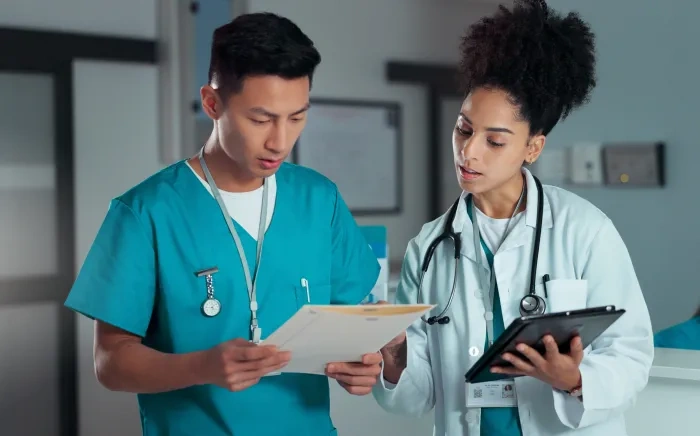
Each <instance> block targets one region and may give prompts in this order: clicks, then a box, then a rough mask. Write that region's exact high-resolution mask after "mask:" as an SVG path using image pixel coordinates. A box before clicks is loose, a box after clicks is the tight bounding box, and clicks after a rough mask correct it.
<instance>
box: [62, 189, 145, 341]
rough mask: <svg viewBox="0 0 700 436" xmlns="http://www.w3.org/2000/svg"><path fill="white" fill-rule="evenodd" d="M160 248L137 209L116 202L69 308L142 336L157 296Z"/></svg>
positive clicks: (72, 295) (101, 228) (77, 285)
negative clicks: (155, 247) (154, 244)
mask: <svg viewBox="0 0 700 436" xmlns="http://www.w3.org/2000/svg"><path fill="white" fill-rule="evenodd" d="M155 277H156V274H155V250H154V249H153V244H152V241H151V239H150V237H149V236H148V234H147V232H146V231H145V227H144V226H142V225H141V222H140V221H139V219H138V217H137V216H136V215H135V213H134V212H133V210H132V209H131V208H130V207H129V206H128V205H126V204H125V203H123V202H122V201H121V200H119V199H115V200H112V202H111V203H110V207H109V210H108V211H107V216H106V217H105V219H104V221H103V222H102V225H101V226H100V229H99V230H98V232H97V236H96V237H95V240H94V241H93V244H92V246H91V247H90V250H89V252H88V254H87V257H86V258H85V261H84V262H83V265H82V267H81V268H80V272H79V273H78V276H77V278H76V280H75V282H74V284H73V287H72V288H71V291H70V293H69V295H68V298H67V299H66V302H65V306H66V307H68V308H70V309H72V310H74V311H76V312H78V313H81V314H83V315H85V316H87V317H88V318H91V319H96V320H100V321H103V322H105V323H107V324H111V325H113V326H115V327H118V328H120V329H122V330H126V331H128V332H130V333H133V334H135V335H138V336H141V337H143V336H144V335H145V334H146V330H147V329H148V325H149V324H150V320H151V313H152V312H153V307H154V301H155V294H156V278H155Z"/></svg>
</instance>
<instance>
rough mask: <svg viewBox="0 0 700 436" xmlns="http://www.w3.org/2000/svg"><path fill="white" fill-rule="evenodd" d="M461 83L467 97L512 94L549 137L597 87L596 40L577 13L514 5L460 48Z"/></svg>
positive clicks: (540, 1) (479, 25)
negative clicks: (481, 93) (479, 93)
mask: <svg viewBox="0 0 700 436" xmlns="http://www.w3.org/2000/svg"><path fill="white" fill-rule="evenodd" d="M460 57H461V60H460V63H459V81H460V82H461V86H462V90H463V91H464V92H465V93H466V94H468V93H470V92H472V91H473V90H475V89H477V88H480V87H485V88H490V89H499V90H503V91H504V92H506V93H508V95H509V96H510V97H511V99H512V102H513V103H514V104H515V105H517V106H518V107H519V109H520V114H519V115H520V118H521V119H524V120H525V121H527V122H529V124H530V133H531V134H539V133H542V134H544V135H547V134H548V133H549V132H550V131H551V130H552V129H553V128H554V126H555V125H556V124H557V123H558V122H559V120H560V119H564V118H566V117H567V116H568V115H569V113H570V112H571V111H572V110H573V109H574V108H576V107H578V106H581V105H582V104H584V103H586V102H587V101H588V99H589V96H590V93H591V91H592V90H593V88H594V87H595V85H596V72H595V64H596V56H595V37H594V34H593V32H592V31H591V29H590V27H589V26H588V24H586V23H585V22H584V21H583V20H582V19H581V18H580V16H579V15H578V14H577V13H576V12H571V13H569V14H568V15H566V16H561V15H559V14H557V13H555V11H553V10H551V9H549V8H548V7H547V5H546V3H545V2H544V0H516V1H515V3H514V5H513V7H512V8H511V9H508V8H506V7H505V6H503V5H500V6H499V8H498V10H497V11H496V13H495V14H493V15H491V16H487V17H484V18H482V19H480V20H479V21H478V22H476V23H475V24H473V25H472V26H471V27H470V28H469V29H468V31H467V33H466V34H465V35H464V37H463V38H462V39H461V43H460Z"/></svg>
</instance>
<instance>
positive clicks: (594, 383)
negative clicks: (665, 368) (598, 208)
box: [553, 218, 654, 429]
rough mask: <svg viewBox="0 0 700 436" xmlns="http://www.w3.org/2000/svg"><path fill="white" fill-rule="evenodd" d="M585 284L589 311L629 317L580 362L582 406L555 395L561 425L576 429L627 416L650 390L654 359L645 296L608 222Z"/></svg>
mask: <svg viewBox="0 0 700 436" xmlns="http://www.w3.org/2000/svg"><path fill="white" fill-rule="evenodd" d="M582 279H584V280H587V282H588V297H587V306H588V307H594V306H605V305H615V306H616V307H617V308H621V309H625V310H626V313H625V314H624V315H623V316H622V317H620V318H619V319H618V320H617V321H616V322H615V323H614V324H613V325H612V326H611V327H610V328H609V329H608V330H607V331H605V332H604V333H603V334H602V335H601V336H599V337H598V338H597V339H596V340H595V341H594V342H593V343H592V344H591V347H590V350H587V351H588V352H587V354H586V355H585V357H584V358H583V361H582V362H581V365H580V370H581V377H582V386H583V401H581V400H579V399H578V398H574V397H571V396H570V395H568V394H567V393H563V392H558V391H554V394H553V395H554V406H555V410H556V412H557V415H558V416H559V419H560V420H561V422H562V423H563V424H564V425H566V426H568V427H570V428H574V429H575V428H581V427H587V426H590V425H594V424H596V423H599V422H602V421H605V420H608V419H610V418H612V417H616V416H620V415H622V414H623V413H624V412H625V410H626V409H627V408H629V407H630V406H631V405H633V404H634V402H635V400H636V397H637V395H638V394H639V392H640V391H642V389H644V387H645V386H646V384H647V381H648V379H649V372H650V370H651V365H652V361H653V358H654V345H653V332H652V326H651V320H650V317H649V312H648V309H647V305H646V302H645V300H644V296H643V295H642V291H641V289H640V286H639V282H638V281H637V277H636V274H635V271H634V267H633V266H632V261H631V259H630V256H629V253H628V251H627V248H626V247H625V244H624V242H623V241H622V238H621V237H620V235H619V233H618V232H617V230H616V229H615V227H614V226H613V224H612V222H611V221H610V220H609V219H607V218H606V219H605V222H604V223H603V225H602V227H601V229H600V230H599V232H598V234H597V235H596V237H595V238H594V240H593V242H592V244H591V248H590V251H589V254H588V257H587V259H586V261H585V266H584V269H583V274H582Z"/></svg>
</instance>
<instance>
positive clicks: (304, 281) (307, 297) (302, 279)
mask: <svg viewBox="0 0 700 436" xmlns="http://www.w3.org/2000/svg"><path fill="white" fill-rule="evenodd" d="M301 286H303V287H304V288H305V289H306V302H307V303H311V294H310V293H309V281H308V280H306V279H305V278H303V277H302V278H301Z"/></svg>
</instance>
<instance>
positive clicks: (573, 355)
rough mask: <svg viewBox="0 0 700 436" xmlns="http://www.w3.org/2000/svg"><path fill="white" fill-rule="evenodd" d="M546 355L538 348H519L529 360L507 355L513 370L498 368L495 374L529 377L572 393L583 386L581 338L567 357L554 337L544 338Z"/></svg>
mask: <svg viewBox="0 0 700 436" xmlns="http://www.w3.org/2000/svg"><path fill="white" fill-rule="evenodd" d="M542 342H543V343H544V346H545V353H544V354H540V353H539V352H538V351H537V350H535V349H534V348H532V347H530V346H527V345H525V344H519V345H518V346H517V349H518V351H519V352H520V353H522V354H523V355H524V356H525V357H526V358H527V359H522V358H519V357H517V356H515V355H513V354H511V353H505V354H504V355H503V359H505V360H506V361H508V362H509V363H510V364H511V365H513V367H502V366H500V367H499V366H495V367H493V368H491V372H493V373H496V374H506V375H513V376H516V375H526V376H530V377H535V378H537V379H539V380H542V381H543V382H545V383H547V384H549V385H551V386H552V387H554V388H556V389H559V390H562V391H570V390H572V389H574V388H576V387H578V386H580V384H581V372H580V370H579V364H580V363H581V361H582V360H583V345H582V343H581V338H580V337H578V336H576V337H574V338H573V339H572V340H571V344H570V345H571V346H570V352H569V353H568V354H563V353H560V352H559V347H558V346H557V343H556V341H555V340H554V338H552V336H549V335H547V336H545V337H543V338H542Z"/></svg>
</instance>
